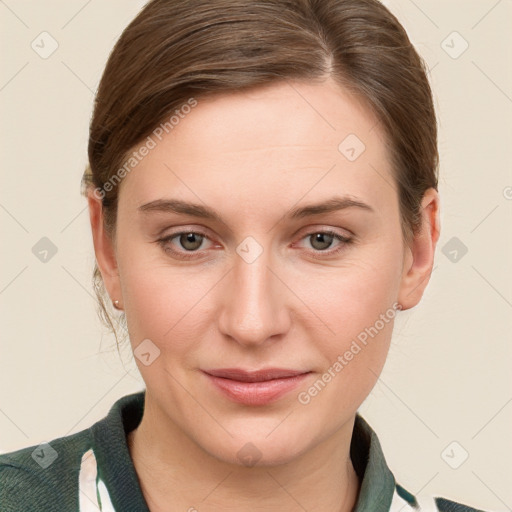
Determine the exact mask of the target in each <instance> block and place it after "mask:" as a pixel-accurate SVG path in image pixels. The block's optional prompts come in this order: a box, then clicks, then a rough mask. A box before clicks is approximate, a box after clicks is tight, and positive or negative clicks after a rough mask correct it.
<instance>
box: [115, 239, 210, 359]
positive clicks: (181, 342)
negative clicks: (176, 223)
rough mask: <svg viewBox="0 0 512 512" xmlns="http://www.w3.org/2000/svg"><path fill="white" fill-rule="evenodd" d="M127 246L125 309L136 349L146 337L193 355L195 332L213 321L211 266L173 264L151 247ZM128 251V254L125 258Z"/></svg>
mask: <svg viewBox="0 0 512 512" xmlns="http://www.w3.org/2000/svg"><path fill="white" fill-rule="evenodd" d="M140 245H141V246H142V247H141V246H135V244H134V245H133V246H131V245H128V244H126V245H125V247H124V252H121V251H119V253H120V254H123V255H126V256H124V257H123V258H122V259H121V260H120V261H119V268H120V275H121V285H122V293H123V300H124V309H125V313H126V321H127V325H128V331H129V333H130V339H131V342H132V344H133V346H134V348H135V347H136V346H137V345H138V343H140V342H141V341H142V340H144V339H150V340H151V341H152V342H153V343H155V344H156V345H157V346H158V348H159V349H160V350H161V351H162V352H163V351H164V350H165V351H167V352H169V350H172V352H173V355H174V356H178V357H179V354H180V353H185V352H186V353H187V355H189V356H192V355H193V354H194V349H195V347H196V345H199V342H200V339H201V338H200V336H199V333H200V332H202V331H204V328H206V326H207V325H211V321H212V317H211V314H210V312H209V303H208V293H209V292H210V290H211V288H212V286H213V285H214V284H215V281H217V280H218V278H217V279H215V276H212V272H211V269H210V270H209V269H206V268H205V269H204V271H203V272H198V270H197V268H196V269H192V268H190V267H189V268H187V267H185V266H182V267H180V266H171V265H170V264H167V263H166V262H165V259H163V258H162V257H161V256H160V255H158V253H157V251H155V248H154V247H152V246H151V247H146V246H145V245H144V244H140ZM128 255H129V256H128Z"/></svg>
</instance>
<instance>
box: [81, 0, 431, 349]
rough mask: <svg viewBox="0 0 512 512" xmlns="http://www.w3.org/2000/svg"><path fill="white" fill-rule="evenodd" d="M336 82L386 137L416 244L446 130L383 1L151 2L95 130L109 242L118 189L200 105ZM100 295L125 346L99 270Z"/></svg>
mask: <svg viewBox="0 0 512 512" xmlns="http://www.w3.org/2000/svg"><path fill="white" fill-rule="evenodd" d="M328 76H332V78H333V79H334V80H336V81H337V83H339V84H340V86H341V87H343V88H345V89H346V90H348V91H350V92H352V93H354V94H356V95H357V96H358V97H360V98H361V99H362V100H363V101H364V103H365V105H367V107H368V108H369V109H371V111H372V112H373V113H374V114H375V115H376V118H377V119H378V120H379V122H380V123H381V125H382V126H383V128H384V133H385V134H386V137H387V141H386V142H387V144H388V149H389V154H390V161H391V165H392V168H393V171H394V173H395V180H396V183H397V187H398V196H399V204H400V215H401V224H402V233H403V237H404V241H405V243H409V242H410V241H411V240H412V236H413V235H414V234H415V233H416V232H417V231H418V230H419V228H420V226H421V212H420V205H421V200H422V197H423V194H424V192H425V191H426V190H427V189H428V188H429V187H434V188H435V189H437V181H438V160H439V156H438V150H437V122H436V115H435V110H434V105H433V100H432V92H431V89H430V86H429V82H428V78H427V67H426V65H425V63H424V61H423V60H422V58H421V57H420V56H419V55H418V53H417V52H416V50H415V49H414V47H413V45H412V44H411V42H410V40H409V38H408V36H407V34H406V31H405V29H404V28H403V27H402V25H401V24H400V23H399V21H398V20H397V19H396V17H395V16H394V15H393V14H392V13H390V12H389V11H388V9H387V8H386V7H384V6H383V5H382V4H381V3H380V2H379V1H377V0H151V1H150V2H148V3H147V4H146V5H145V7H144V8H143V9H142V11H141V12H140V13H139V14H138V15H137V17H136V18H135V19H134V20H133V21H132V22H131V23H130V24H129V26H128V27H127V28H126V29H125V30H124V32H123V33H122V35H121V37H120V38H119V40H118V41H117V43H116V45H115V47H114V49H113V50H112V53H111V54H110V57H109V59H108V62H107V65H106V68H105V71H104V73H103V76H102V78H101V82H100V84H99V89H98V93H97V96H96V100H95V105H94V113H93V116H92V120H91V124H90V136H89V147H88V154H89V166H88V168H87V169H86V172H85V174H84V177H83V185H84V186H85V188H84V192H86V191H87V189H88V188H89V187H96V189H97V191H99V192H100V194H101V198H102V202H103V213H104V219H105V228H106V230H107V231H108V232H109V233H110V234H111V235H114V233H115V223H116V211H117V200H118V194H119V189H120V187H118V186H115V185H116V182H115V180H113V179H115V178H117V180H119V178H120V176H123V173H122V172H121V170H122V168H123V165H125V162H126V159H127V158H128V157H129V154H130V151H131V150H132V149H133V148H134V147H136V146H138V145H139V144H140V143H141V142H142V141H143V140H144V139H146V138H147V137H148V136H149V135H150V134H151V133H152V132H153V131H154V129H155V127H157V126H158V125H160V124H161V123H164V122H166V121H167V122H168V120H169V118H170V117H171V116H172V115H173V114H174V113H178V112H180V109H181V108H182V107H183V105H186V104H187V103H190V100H191V98H198V99H200V98H201V97H205V96H209V95H213V94H226V93H229V92H233V91H239V90H242V89H247V88H253V87H257V86H259V85H263V84H270V83H272V82H279V81H285V80H300V81H305V82H314V81H321V80H323V79H325V78H327V77H328ZM340 142H341V141H340ZM124 169H125V172H126V167H124ZM116 173H117V174H116ZM109 184H110V186H109ZM112 185H114V186H112ZM93 283H94V289H95V291H96V295H97V297H98V300H99V303H100V306H101V308H100V316H101V318H102V319H103V320H104V321H106V323H107V324H108V325H110V327H112V328H113V330H114V334H116V339H117V333H116V330H115V328H114V326H113V322H112V319H111V316H110V314H109V310H110V301H109V300H108V297H106V293H105V290H104V286H103V282H102V279H101V274H100V272H99V270H98V267H97V266H96V267H95V269H94V276H93ZM110 311H111V310H110ZM124 326H125V327H126V324H124Z"/></svg>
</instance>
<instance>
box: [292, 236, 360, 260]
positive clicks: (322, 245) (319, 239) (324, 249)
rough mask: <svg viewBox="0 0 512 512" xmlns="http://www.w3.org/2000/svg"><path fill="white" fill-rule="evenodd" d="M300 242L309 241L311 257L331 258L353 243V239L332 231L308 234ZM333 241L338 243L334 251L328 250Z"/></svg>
mask: <svg viewBox="0 0 512 512" xmlns="http://www.w3.org/2000/svg"><path fill="white" fill-rule="evenodd" d="M302 240H309V243H310V244H311V246H312V247H313V249H314V250H313V251H309V252H311V253H313V254H312V255H313V257H315V258H316V257H318V255H320V256H321V257H322V256H332V255H333V254H337V253H339V252H341V251H342V250H344V249H345V248H346V246H347V245H348V244H350V243H352V242H353V239H352V238H350V237H347V236H344V235H341V234H340V233H337V232H336V231H332V230H319V231H312V232H310V233H308V234H307V235H306V236H305V237H303V238H302ZM334 241H338V242H339V243H338V245H337V246H336V247H335V248H334V249H329V247H331V246H332V244H333V242H334Z"/></svg>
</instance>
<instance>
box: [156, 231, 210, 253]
mask: <svg viewBox="0 0 512 512" xmlns="http://www.w3.org/2000/svg"><path fill="white" fill-rule="evenodd" d="M175 239H176V242H175V243H173V240H175ZM205 240H208V237H207V236H206V234H204V233H201V232H198V231H180V232H177V233H173V234H171V235H169V236H166V237H164V238H161V239H159V240H157V242H158V243H159V244H160V246H161V247H162V249H163V250H164V251H165V252H166V253H169V254H171V255H172V256H175V257H177V258H182V259H190V258H197V257H198V256H197V253H198V252H199V249H200V248H201V246H202V245H203V242H204V241H205ZM176 246H177V249H176V248H175V247H176ZM203 249H204V247H203ZM187 253H189V254H187Z"/></svg>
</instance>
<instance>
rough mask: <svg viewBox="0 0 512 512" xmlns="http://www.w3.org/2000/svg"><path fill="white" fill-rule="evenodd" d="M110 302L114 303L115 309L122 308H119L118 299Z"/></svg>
mask: <svg viewBox="0 0 512 512" xmlns="http://www.w3.org/2000/svg"><path fill="white" fill-rule="evenodd" d="M112 304H113V305H114V307H115V308H116V309H118V310H121V309H122V308H121V306H120V305H119V301H118V300H115V301H113V302H112Z"/></svg>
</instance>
